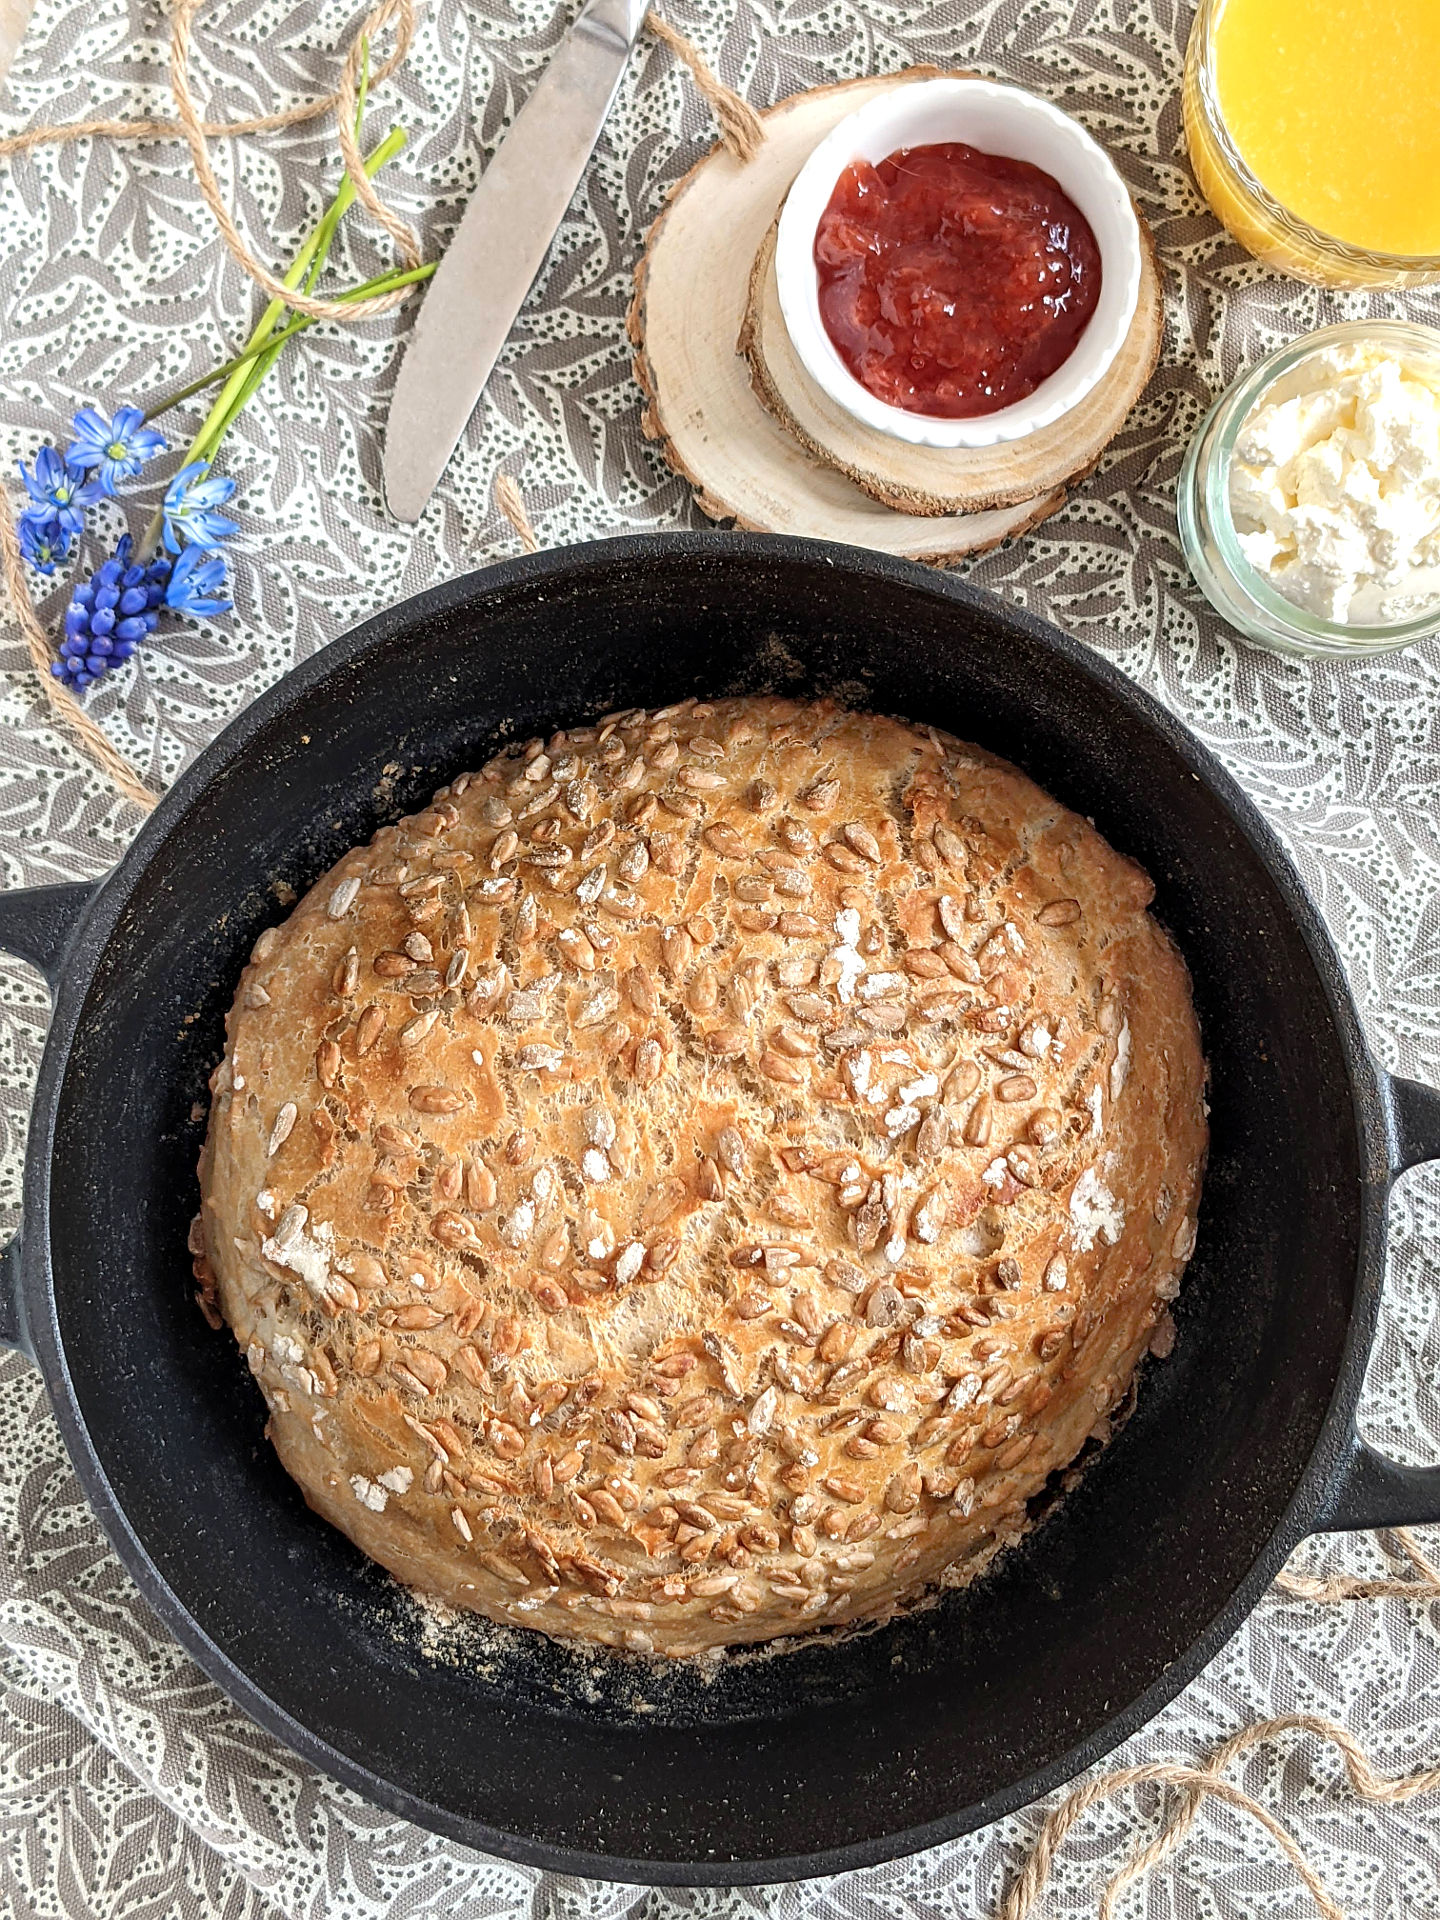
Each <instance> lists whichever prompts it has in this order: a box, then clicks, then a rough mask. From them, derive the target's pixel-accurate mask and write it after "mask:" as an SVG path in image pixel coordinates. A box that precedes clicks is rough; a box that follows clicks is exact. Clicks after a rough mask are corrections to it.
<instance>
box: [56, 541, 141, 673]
mask: <svg viewBox="0 0 1440 1920" xmlns="http://www.w3.org/2000/svg"><path fill="white" fill-rule="evenodd" d="M169 580H170V562H169V561H168V560H152V561H151V562H150V564H149V566H143V567H142V566H132V564H131V561H130V536H129V534H128V533H127V534H125V535H124V536H123V537H122V539H121V540H120V543H119V545H118V546H117V547H116V549H115V552H114V554H113V555H112V557H111V558H110V559H109V560H107V561H105V563H104V564H103V565H102V566H99V567H97V568H96V569H95V571H94V573H93V574H91V576H90V578H89V579H88V580H82V581H81V582H80V584H79V586H77V587H76V588H75V591H74V592H73V594H72V595H71V597H70V605H69V606H68V607H67V608H66V611H65V638H64V639H63V640H62V641H61V642H60V658H59V659H58V660H52V661H51V663H50V671H51V673H53V674H54V675H55V678H56V679H57V680H63V681H64V683H65V685H66V686H67V687H69V688H70V690H71V691H72V693H83V692H84V691H85V689H86V688H87V687H90V686H93V685H94V684H95V682H96V681H97V680H98V679H99V678H100V676H101V675H102V674H103V673H107V672H108V671H109V670H110V668H111V667H118V666H119V665H120V663H121V661H123V660H128V659H129V658H130V656H131V654H132V653H134V651H135V649H136V647H138V646H139V644H140V642H141V641H142V640H143V639H145V637H146V636H147V634H151V633H153V632H154V631H155V623H156V621H157V620H158V619H159V618H160V608H161V606H162V605H163V604H164V601H165V589H166V587H167V585H168V584H169Z"/></svg>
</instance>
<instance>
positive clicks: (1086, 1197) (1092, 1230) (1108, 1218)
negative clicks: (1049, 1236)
mask: <svg viewBox="0 0 1440 1920" xmlns="http://www.w3.org/2000/svg"><path fill="white" fill-rule="evenodd" d="M1124 1231H1125V1206H1124V1202H1123V1201H1120V1200H1117V1199H1116V1198H1115V1195H1114V1194H1113V1193H1111V1191H1110V1189H1109V1188H1108V1187H1107V1186H1106V1185H1105V1182H1104V1181H1103V1180H1102V1179H1101V1178H1100V1176H1099V1174H1098V1173H1097V1172H1096V1171H1095V1169H1094V1167H1087V1168H1086V1169H1085V1171H1084V1173H1082V1174H1081V1176H1080V1178H1079V1179H1078V1180H1077V1181H1076V1182H1075V1186H1074V1190H1073V1191H1072V1193H1071V1195H1070V1238H1071V1240H1072V1241H1073V1242H1074V1244H1075V1249H1076V1252H1077V1253H1089V1251H1090V1249H1091V1248H1092V1247H1093V1246H1094V1244H1095V1242H1096V1240H1097V1238H1099V1239H1103V1240H1104V1242H1105V1244H1106V1245H1107V1246H1110V1247H1113V1246H1114V1245H1115V1242H1116V1241H1117V1240H1118V1239H1119V1238H1120V1236H1121V1234H1122V1233H1123V1232H1124Z"/></svg>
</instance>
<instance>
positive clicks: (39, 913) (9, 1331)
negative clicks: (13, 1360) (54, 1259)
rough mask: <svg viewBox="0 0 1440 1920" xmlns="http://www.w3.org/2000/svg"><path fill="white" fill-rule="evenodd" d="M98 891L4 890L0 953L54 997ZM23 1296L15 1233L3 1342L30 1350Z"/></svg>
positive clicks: (2, 1261) (0, 1276)
mask: <svg viewBox="0 0 1440 1920" xmlns="http://www.w3.org/2000/svg"><path fill="white" fill-rule="evenodd" d="M95 892H96V883H95V882H94V881H93V880H77V881H72V882H70V883H68V884H66V885H65V886H61V887H26V888H24V889H23V890H21V891H20V892H18V893H0V953H13V954H15V955H17V956H18V957H19V958H20V959H21V960H28V961H29V962H30V964H31V965H32V966H35V967H38V968H39V969H40V971H41V973H43V974H44V976H45V979H46V981H47V982H48V984H49V987H50V992H51V996H52V998H53V996H54V992H55V987H56V983H57V982H58V980H59V978H60V972H61V968H62V966H63V964H64V960H65V951H66V949H67V947H68V946H69V945H70V941H71V939H72V937H73V935H74V933H75V929H76V927H78V926H79V924H80V921H81V918H82V917H83V915H84V912H85V909H86V908H87V907H88V906H89V904H90V902H91V901H92V900H93V899H94V898H95ZM20 1299H21V1294H20V1235H19V1234H18V1233H17V1234H16V1235H15V1237H14V1239H13V1240H12V1241H11V1242H10V1244H9V1246H8V1247H6V1248H5V1249H4V1251H3V1252H0V1346H4V1347H18V1348H19V1349H20V1351H21V1352H22V1353H29V1351H30V1342H29V1339H28V1338H27V1336H26V1332H25V1322H24V1317H23V1315H22V1313H21V1308H20Z"/></svg>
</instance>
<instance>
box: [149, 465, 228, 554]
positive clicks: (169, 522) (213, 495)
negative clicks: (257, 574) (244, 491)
mask: <svg viewBox="0 0 1440 1920" xmlns="http://www.w3.org/2000/svg"><path fill="white" fill-rule="evenodd" d="M202 476H204V477H202ZM234 491H235V482H234V481H233V480H231V479H229V478H228V477H227V476H226V475H223V474H218V473H211V472H210V466H209V462H208V461H205V460H192V461H191V463H190V465H189V466H188V467H182V468H181V469H180V471H179V473H177V474H176V476H175V478H174V479H173V480H172V481H171V482H170V485H169V486H168V487H167V488H166V490H165V504H164V506H163V508H162V509H161V511H162V513H163V514H164V517H165V547H166V551H167V552H169V553H179V551H180V549H181V547H182V546H183V545H184V544H185V542H186V541H187V540H188V541H192V542H195V543H197V544H200V545H203V546H213V545H214V544H215V542H216V541H217V540H228V539H229V537H230V535H231V534H232V533H234V531H235V522H234V521H233V520H227V519H226V517H225V516H224V514H223V513H217V512H216V511H215V509H216V508H217V507H220V506H223V505H224V503H225V502H226V501H227V500H228V499H229V498H230V496H231V494H232V493H234Z"/></svg>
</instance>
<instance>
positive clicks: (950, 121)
mask: <svg viewBox="0 0 1440 1920" xmlns="http://www.w3.org/2000/svg"><path fill="white" fill-rule="evenodd" d="M950 140H958V141H963V142H964V143H965V144H966V145H967V146H971V147H976V148H978V149H979V150H980V152H982V153H998V154H1004V155H1005V156H1006V157H1007V158H1009V159H1012V160H1028V161H1029V162H1030V164H1031V165H1032V166H1036V167H1040V168H1042V169H1043V171H1044V172H1046V173H1048V174H1050V175H1051V176H1052V177H1053V178H1054V179H1056V180H1058V181H1059V183H1060V185H1061V186H1062V187H1063V188H1064V189H1065V191H1066V193H1067V194H1069V196H1070V198H1071V199H1072V200H1073V201H1074V202H1075V205H1076V206H1077V207H1078V208H1079V209H1080V211H1081V213H1083V214H1084V216H1085V218H1086V219H1087V220H1088V221H1089V223H1090V227H1091V230H1092V231H1093V233H1094V235H1095V240H1096V244H1097V245H1098V247H1099V249H1100V268H1101V277H1100V298H1099V300H1098V302H1097V303H1096V306H1095V311H1094V313H1093V314H1091V316H1090V321H1089V324H1088V325H1087V326H1086V328H1085V331H1084V332H1083V333H1082V334H1081V336H1080V338H1079V340H1078V341H1077V342H1076V344H1075V350H1074V352H1073V353H1072V354H1071V355H1070V357H1069V359H1068V360H1066V361H1065V362H1064V364H1063V365H1062V366H1059V367H1057V368H1056V369H1055V371H1054V373H1052V374H1051V375H1050V377H1049V379H1048V380H1042V381H1041V383H1040V385H1039V386H1038V387H1036V389H1035V391H1034V392H1033V393H1031V394H1028V395H1027V396H1026V397H1025V399H1023V400H1017V401H1016V402H1015V403H1014V404H1013V405H1012V406H1008V407H1001V408H999V409H998V410H997V411H996V412H994V413H985V414H978V415H976V416H975V417H974V418H972V419H967V420H946V419H941V418H940V417H939V416H938V415H935V414H926V413H910V412H907V411H906V410H905V409H904V408H901V407H892V406H889V405H887V404H886V402H885V401H883V400H877V399H876V397H875V395H874V394H873V393H871V392H870V391H869V389H868V388H866V387H862V386H861V384H860V382H859V381H858V380H857V379H856V378H855V376H854V375H853V374H852V373H851V372H850V370H849V368H848V367H847V366H846V365H845V363H844V361H843V360H842V359H841V358H840V355H839V354H838V353H837V351H836V350H835V346H834V343H833V342H832V341H831V339H830V336H829V334H828V333H826V331H825V327H824V323H823V322H822V320H821V318H820V284H819V279H818V276H817V274H816V271H815V232H816V229H817V227H818V226H819V224H820V216H821V214H823V213H824V211H825V208H826V206H827V205H828V204H829V201H830V196H831V194H832V193H833V192H834V191H835V184H836V182H837V181H838V180H839V178H840V175H841V174H842V173H843V172H844V171H845V169H846V167H848V166H849V165H850V164H851V163H852V162H853V161H856V160H868V161H870V162H871V163H872V165H873V164H874V163H875V162H876V161H879V160H883V159H885V157H886V156H887V155H888V154H891V153H894V152H895V151H896V149H897V148H900V147H928V146H936V145H939V144H940V143H942V142H944V141H950ZM1140 244H1141V243H1140V223H1139V221H1138V220H1137V218H1136V215H1135V208H1134V206H1133V205H1132V203H1131V199H1130V195H1129V194H1128V193H1127V192H1126V190H1125V183H1124V182H1123V181H1122V180H1121V178H1120V176H1119V174H1118V173H1117V172H1116V171H1115V168H1114V166H1113V165H1112V164H1111V162H1110V160H1109V158H1108V156H1107V155H1106V154H1105V153H1104V152H1103V151H1102V149H1101V148H1100V147H1098V146H1097V145H1096V143H1095V142H1094V141H1093V140H1092V139H1091V138H1090V135H1089V134H1088V133H1086V131H1085V129H1084V128H1083V127H1082V126H1080V125H1079V123H1078V122H1077V121H1074V120H1072V119H1071V118H1070V116H1069V114H1067V113H1062V112H1061V111H1060V109H1059V108H1058V107H1054V106H1051V104H1050V102H1049V101H1048V100H1042V99H1040V98H1039V96H1038V95H1036V94H1033V93H1026V92H1024V91H1023V90H1022V89H1021V88H1019V87H1008V86H1001V85H998V84H997V83H996V82H994V81H991V80H962V79H953V80H917V81H913V82H911V83H910V84H909V85H906V86H901V87H895V88H894V89H892V90H891V91H889V92H887V93H883V94H881V95H880V96H879V98H878V99H875V100H872V101H871V102H870V103H869V105H868V106H864V107H861V108H860V109H859V110H858V112H855V113H852V114H850V115H849V116H848V118H846V119H844V120H842V121H841V122H840V124H839V125H838V126H837V127H835V128H833V129H832V131H831V132H830V133H829V134H827V135H826V137H825V139H823V140H822V141H821V142H820V144H819V146H818V147H816V149H815V151H814V152H813V153H812V154H811V155H810V158H809V159H808V160H807V161H806V162H805V165H804V166H803V167H802V168H801V169H800V171H799V173H798V174H797V175H796V177H795V183H794V185H793V186H792V187H791V189H790V192H789V195H788V197H787V199H786V201H785V206H784V209H783V211H782V213H781V215H780V230H779V234H778V237H777V242H776V250H775V275H776V279H777V281H778V283H779V292H780V309H781V312H782V313H783V315H784V317H785V326H786V329H787V331H788V332H789V335H790V338H791V341H792V342H793V343H794V347H795V351H796V353H797V354H798V355H799V357H800V361H801V364H802V365H803V366H804V368H805V371H806V372H807V373H808V374H809V375H810V378H811V379H812V380H814V381H815V383H816V385H817V386H819V387H820V388H821V390H822V391H823V392H825V393H827V394H828V395H829V396H830V398H831V399H832V400H833V401H834V402H835V404H836V405H837V406H840V407H843V408H844V409H845V411H846V412H847V413H849V414H852V415H853V416H854V418H855V419H857V420H859V421H861V422H863V424H864V425H865V426H867V427H874V428H875V429H877V431H879V432H880V433H886V434H889V435H891V437H892V438H894V439H897V440H908V441H909V442H910V444H911V445H912V446H917V447H993V446H995V445H996V444H997V443H998V442H1000V441H1002V440H1019V439H1021V438H1022V437H1023V436H1024V435H1025V434H1027V433H1033V432H1034V431H1035V430H1036V428H1037V427H1048V426H1049V425H1050V424H1051V423H1052V422H1053V421H1055V420H1058V419H1059V418H1060V416H1061V415H1062V414H1064V413H1068V412H1069V410H1070V408H1071V407H1073V406H1074V405H1075V404H1076V402H1077V401H1079V400H1082V399H1083V398H1084V397H1085V395H1086V394H1087V393H1089V392H1090V390H1091V388H1092V387H1093V386H1095V384H1096V382H1097V381H1099V380H1100V379H1102V378H1103V376H1104V374H1105V372H1106V369H1107V368H1108V367H1109V366H1110V363H1111V362H1112V361H1113V360H1114V358H1115V356H1116V354H1117V353H1118V352H1119V351H1120V348H1121V345H1122V344H1123V342H1124V339H1125V335H1126V334H1127V333H1128V331H1129V329H1130V322H1131V321H1132V320H1133V319H1134V317H1135V304H1136V300H1137V299H1138V297H1139V292H1140V265H1141V254H1140Z"/></svg>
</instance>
